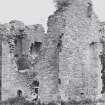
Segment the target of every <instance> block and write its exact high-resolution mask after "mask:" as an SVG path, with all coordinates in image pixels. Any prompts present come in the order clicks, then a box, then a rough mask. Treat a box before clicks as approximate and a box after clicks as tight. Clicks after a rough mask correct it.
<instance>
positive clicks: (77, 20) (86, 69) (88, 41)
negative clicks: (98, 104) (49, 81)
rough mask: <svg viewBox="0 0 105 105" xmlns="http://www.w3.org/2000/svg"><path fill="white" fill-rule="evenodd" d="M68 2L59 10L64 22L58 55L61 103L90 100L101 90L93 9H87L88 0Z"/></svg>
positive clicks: (96, 30)
mask: <svg viewBox="0 0 105 105" xmlns="http://www.w3.org/2000/svg"><path fill="white" fill-rule="evenodd" d="M58 1H59V0H58ZM65 1H66V2H67V1H69V0H65ZM59 2H60V1H59ZM61 2H62V1H61ZM69 2H70V5H69V6H68V5H66V3H63V4H64V6H65V5H66V7H64V8H63V9H62V8H60V9H62V10H63V12H62V10H61V11H59V12H62V14H63V16H64V17H65V20H66V24H65V28H64V35H63V37H62V51H61V52H60V53H59V78H60V79H61V85H60V90H59V91H60V94H61V98H62V99H63V100H81V99H84V98H90V97H91V99H95V98H96V96H98V95H101V89H100V87H101V88H102V86H100V85H101V62H100V58H99V54H100V51H101V48H102V47H101V46H102V45H101V44H100V40H99V39H100V36H99V33H98V28H97V18H96V16H95V14H94V12H93V11H92V7H90V9H89V6H90V5H89V4H91V2H90V1H88V0H86V1H82V0H74V1H72V0H70V1H69ZM59 4H60V3H59ZM89 10H90V11H89ZM88 13H89V14H88ZM59 16H60V15H59V14H58V17H59ZM58 24H59V23H58ZM55 26H56V25H55ZM56 28H57V27H56ZM55 30H56V29H55ZM51 34H52V33H51ZM56 34H59V32H58V33H56ZM98 81H100V83H98ZM98 91H99V93H98Z"/></svg>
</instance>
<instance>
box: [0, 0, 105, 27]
mask: <svg viewBox="0 0 105 105" xmlns="http://www.w3.org/2000/svg"><path fill="white" fill-rule="evenodd" d="M93 2H94V8H95V11H96V14H97V15H98V17H99V19H100V20H102V21H105V0H93ZM54 10H55V8H54V3H53V0H0V23H6V22H9V21H10V20H14V19H15V20H21V21H23V22H24V23H25V24H27V25H28V24H37V23H41V24H43V26H45V27H46V21H47V18H48V16H49V15H50V14H52V13H53V11H54Z"/></svg>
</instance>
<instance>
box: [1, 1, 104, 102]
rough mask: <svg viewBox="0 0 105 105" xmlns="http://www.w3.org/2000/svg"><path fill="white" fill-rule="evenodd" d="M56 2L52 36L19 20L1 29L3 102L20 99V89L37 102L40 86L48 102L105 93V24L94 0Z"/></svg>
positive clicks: (50, 26)
mask: <svg viewBox="0 0 105 105" xmlns="http://www.w3.org/2000/svg"><path fill="white" fill-rule="evenodd" d="M56 2H57V10H56V11H55V12H54V14H53V15H51V16H49V18H48V23H47V25H48V30H47V33H45V32H44V29H43V27H42V26H41V25H39V24H38V25H32V26H25V25H24V24H23V23H22V22H20V21H14V20H13V21H11V22H9V23H8V24H4V25H1V26H0V35H1V38H2V50H1V51H2V72H1V73H2V79H1V81H2V82H1V83H2V87H1V89H2V95H1V96H2V100H6V99H8V98H11V97H15V96H16V92H17V90H18V89H21V90H22V91H23V96H24V97H25V98H26V99H28V100H33V99H34V98H35V88H36V87H37V88H38V98H40V101H41V102H44V103H48V102H51V101H55V102H58V103H59V102H60V101H61V100H63V101H71V100H75V101H81V100H85V99H91V100H96V99H97V98H100V97H102V95H103V94H104V87H105V84H104V80H103V79H102V78H104V76H105V75H104V73H103V72H102V70H104V60H103V58H104V57H103V55H104V52H105V51H104V50H105V48H104V47H105V45H104V43H105V40H104V35H105V33H104V31H103V27H104V25H103V23H100V22H99V20H98V18H97V17H96V15H95V13H94V11H93V8H92V2H91V1H90V0H85V1H84V0H56ZM101 76H102V78H101ZM36 81H37V83H36Z"/></svg>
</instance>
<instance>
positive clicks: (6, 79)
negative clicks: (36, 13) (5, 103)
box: [2, 21, 44, 100]
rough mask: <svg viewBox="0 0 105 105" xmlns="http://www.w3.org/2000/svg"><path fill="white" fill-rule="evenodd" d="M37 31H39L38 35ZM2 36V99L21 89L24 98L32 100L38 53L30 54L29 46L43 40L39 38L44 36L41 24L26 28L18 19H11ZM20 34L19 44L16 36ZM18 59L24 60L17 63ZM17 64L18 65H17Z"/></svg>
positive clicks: (12, 95) (13, 95) (13, 94)
mask: <svg viewBox="0 0 105 105" xmlns="http://www.w3.org/2000/svg"><path fill="white" fill-rule="evenodd" d="M18 26H19V27H18ZM34 27H35V28H34ZM11 28H12V29H11ZM41 30H42V31H41ZM37 31H38V32H37ZM20 32H24V33H20ZM7 33H8V34H7ZM37 33H39V35H40V36H39V37H38V36H37V35H38V34H37ZM19 35H20V36H19ZM22 35H23V36H22ZM35 35H36V37H37V38H36V37H35ZM3 36H4V40H3V42H2V100H6V99H8V98H12V97H15V96H16V94H17V90H18V89H20V90H22V91H23V96H24V97H25V98H26V99H28V100H32V99H34V98H35V96H34V95H35V93H34V88H33V87H32V83H33V81H34V80H36V79H37V78H36V75H37V74H38V71H37V69H35V68H34V65H35V64H36V63H37V61H38V57H39V55H40V54H39V53H38V54H36V52H33V55H32V54H30V47H31V44H32V43H34V42H35V41H37V42H41V43H43V42H44V41H43V40H42V39H41V38H42V37H43V36H44V30H43V29H42V26H41V25H36V26H32V27H31V28H30V27H28V28H26V27H25V26H24V24H21V23H20V22H19V21H12V22H11V23H9V24H7V25H6V28H5V31H4V33H3ZM21 36H22V37H23V39H22V40H21V44H22V45H20V42H19V41H18V40H20V39H18V37H21ZM40 37H41V38H40ZM38 39H39V40H38ZM40 39H41V40H40ZM20 59H21V60H24V61H21V62H20V63H21V64H20V63H19V64H17V61H18V62H19V60H20ZM19 65H20V67H18V66H19ZM23 65H24V66H23ZM25 66H26V67H25Z"/></svg>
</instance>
